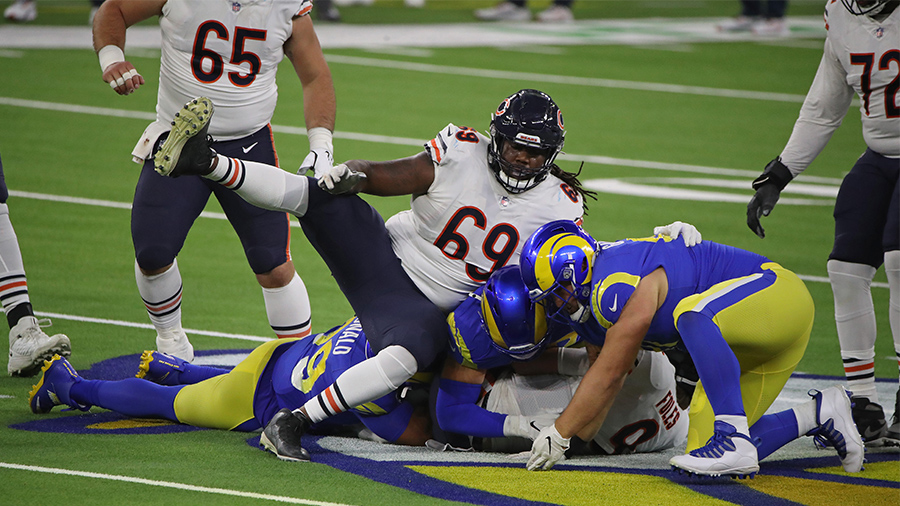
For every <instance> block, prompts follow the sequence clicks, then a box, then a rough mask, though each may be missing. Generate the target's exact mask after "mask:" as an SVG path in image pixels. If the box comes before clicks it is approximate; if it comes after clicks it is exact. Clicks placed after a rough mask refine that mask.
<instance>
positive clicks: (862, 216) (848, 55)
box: [747, 0, 900, 446]
mask: <svg viewBox="0 0 900 506" xmlns="http://www.w3.org/2000/svg"><path fill="white" fill-rule="evenodd" d="M840 4H843V6H842V5H840ZM840 4H838V2H837V1H836V0H830V1H829V2H828V3H827V5H826V8H825V27H826V28H827V29H828V34H827V37H826V39H825V50H824V54H823V55H822V61H821V63H820V64H819V69H818V71H817V72H816V77H815V79H814V80H813V83H812V86H811V87H810V89H809V93H808V94H807V96H806V100H805V101H804V103H803V107H802V108H801V109H800V116H799V118H798V119H797V122H796V123H795V124H794V130H793V133H792V134H791V137H790V139H789V140H788V142H787V145H786V146H785V147H784V150H783V151H782V152H781V155H780V156H779V157H778V158H776V159H774V160H772V161H771V162H770V163H769V164H768V165H767V166H766V168H765V171H764V172H763V174H762V175H761V176H760V177H758V178H757V179H756V180H755V181H753V188H754V189H755V190H756V195H755V196H754V197H753V199H752V200H751V201H750V203H749V205H748V206H747V224H748V225H749V226H750V229H751V230H753V231H754V232H756V233H757V235H759V236H760V237H764V236H765V233H764V231H763V228H762V226H761V225H760V223H759V220H760V217H761V216H768V215H769V213H770V212H771V211H772V208H773V207H774V206H775V203H776V202H777V201H778V197H779V195H780V193H781V190H783V189H784V187H785V186H786V185H787V184H788V183H789V182H790V181H791V180H792V179H793V178H794V177H796V176H797V175H798V174H800V173H801V172H803V171H804V170H805V169H806V168H807V167H808V166H809V165H810V163H812V161H813V159H815V158H816V156H818V154H819V153H821V152H822V150H823V149H824V148H825V145H826V144H827V143H828V140H829V139H830V138H831V135H832V134H833V133H834V131H835V130H836V129H837V128H838V127H839V126H840V124H841V121H842V120H843V119H844V116H845V115H846V114H847V110H848V109H849V107H850V104H851V100H852V99H853V95H854V93H855V94H856V95H858V96H859V100H860V117H861V119H862V133H863V140H864V141H865V143H866V146H867V148H866V151H865V152H864V153H863V154H862V156H860V158H859V159H858V160H857V161H856V163H855V164H854V165H853V168H852V169H851V170H850V172H849V173H848V174H847V175H846V176H845V177H844V180H843V181H842V183H841V188H840V191H839V192H838V196H837V201H836V202H835V206H834V229H835V231H834V247H833V248H832V251H831V254H830V255H829V256H828V264H827V266H828V277H829V279H830V281H831V288H832V291H833V293H834V318H835V323H836V325H837V334H838V340H839V341H840V345H841V358H842V359H843V362H844V373H845V375H846V377H847V383H848V388H849V389H850V390H852V391H853V403H854V406H853V418H854V420H855V421H856V424H857V425H858V426H859V430H860V431H861V432H862V434H863V438H864V439H865V440H866V444H867V445H874V446H878V445H881V444H894V445H898V444H900V389H898V391H897V397H896V400H895V404H894V415H893V417H892V418H891V423H890V426H889V427H888V426H887V424H886V423H885V415H884V410H883V408H882V407H881V405H880V404H879V400H878V394H877V392H876V390H875V338H876V335H877V333H876V328H875V308H874V305H873V302H872V293H871V284H872V279H873V277H874V276H875V271H876V270H877V269H878V268H879V267H880V266H881V264H882V263H883V264H884V270H885V273H886V274H887V279H888V285H889V288H890V303H889V309H888V312H889V314H890V325H891V333H892V334H893V338H894V349H895V351H896V352H897V356H898V357H900V198H898V186H900V182H898V181H900V177H898V176H900V87H898V82H900V9H898V8H897V7H898V5H900V0H841V2H840Z"/></svg>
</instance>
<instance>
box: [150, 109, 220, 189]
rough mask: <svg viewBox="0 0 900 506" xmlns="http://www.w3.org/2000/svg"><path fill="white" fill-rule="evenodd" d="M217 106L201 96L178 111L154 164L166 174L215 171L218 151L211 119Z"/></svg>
mask: <svg viewBox="0 0 900 506" xmlns="http://www.w3.org/2000/svg"><path fill="white" fill-rule="evenodd" d="M214 111H215V107H213V103H212V101H211V100H210V99H208V98H206V97H199V98H195V99H194V100H191V101H190V102H188V103H186V104H184V108H182V109H181V111H179V112H177V113H175V119H174V120H173V121H172V130H171V131H170V132H169V136H168V137H167V138H166V140H165V142H163V144H162V146H160V148H159V151H157V152H156V154H155V155H154V158H153V168H154V169H155V170H156V172H158V173H160V174H161V175H163V176H170V177H178V176H185V175H198V176H202V175H205V174H209V173H210V172H212V168H211V166H212V162H213V160H214V159H215V157H216V152H215V151H214V150H213V149H212V148H211V147H210V145H211V144H212V137H210V136H209V134H208V133H207V132H208V131H209V120H210V119H211V118H212V115H213V112H214Z"/></svg>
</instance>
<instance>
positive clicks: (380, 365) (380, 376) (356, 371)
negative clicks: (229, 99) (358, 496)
mask: <svg viewBox="0 0 900 506" xmlns="http://www.w3.org/2000/svg"><path fill="white" fill-rule="evenodd" d="M213 107H214V106H213V104H212V102H210V101H209V100H208V99H205V98H200V99H196V100H194V101H191V102H189V103H188V104H186V105H185V106H184V108H183V109H182V111H181V112H180V116H178V117H176V118H175V126H174V127H173V134H172V135H170V136H169V138H168V139H167V140H166V143H164V144H163V145H162V147H161V148H160V150H159V152H157V153H156V155H155V163H156V169H157V171H158V172H159V173H161V174H165V175H170V176H179V175H182V174H200V175H202V176H203V177H204V178H206V179H209V180H212V181H216V182H219V183H220V184H222V185H223V186H225V187H226V188H230V189H232V190H234V191H235V192H236V193H237V194H238V195H240V196H241V197H242V198H244V199H246V200H247V201H248V202H250V203H253V204H254V205H258V206H260V207H263V208H267V209H276V210H282V211H287V212H289V213H291V214H293V215H295V216H297V217H298V219H299V221H300V224H301V225H302V227H303V231H304V233H305V234H306V237H307V238H308V239H309V241H310V243H311V244H312V246H313V247H314V248H315V249H316V251H317V252H318V253H319V255H320V256H321V257H322V258H323V260H324V261H325V263H326V264H327V265H328V267H329V269H330V270H331V273H332V275H333V276H334V278H335V280H336V281H337V284H338V287H339V288H340V289H341V291H342V292H343V294H344V295H345V296H346V297H347V300H348V301H349V302H350V305H351V306H352V307H353V309H354V311H356V315H357V316H358V317H359V320H360V322H361V323H362V326H363V328H364V329H365V330H366V335H367V337H368V339H369V342H370V343H371V344H372V348H373V350H375V352H376V355H375V356H374V357H372V358H371V359H369V360H366V361H364V362H362V363H360V364H357V365H356V366H354V367H352V368H350V369H349V370H347V371H346V373H345V374H343V375H342V376H341V377H339V378H338V379H337V380H336V381H335V383H334V385H333V386H332V387H330V388H328V389H326V390H325V391H324V392H323V393H322V394H320V395H319V396H318V397H317V398H316V399H312V400H310V401H309V402H307V403H306V404H305V405H304V406H303V407H302V408H300V409H298V410H296V411H295V414H296V415H297V416H298V417H300V418H301V420H302V423H303V424H304V425H307V424H309V423H316V422H319V421H321V420H324V419H325V418H328V417H329V416H333V415H335V414H338V413H341V412H343V411H346V410H348V409H350V407H352V406H355V405H358V404H363V403H365V402H368V401H370V400H372V399H376V398H378V397H381V396H382V395H385V394H387V393H388V392H391V391H393V390H395V389H396V388H398V386H399V385H400V384H402V383H403V382H404V381H406V380H408V379H409V378H410V377H411V376H412V375H413V374H414V373H415V372H416V371H417V370H422V369H424V368H427V367H428V366H429V365H430V364H431V363H432V362H433V361H434V360H435V358H436V357H437V355H438V353H439V352H440V351H442V350H443V349H444V348H445V346H446V343H447V327H446V324H445V322H444V318H445V315H446V314H447V313H449V312H450V311H452V310H453V309H454V308H455V307H456V306H457V305H458V304H459V303H460V302H461V301H462V300H463V299H465V297H466V295H467V294H468V293H469V292H471V291H472V290H474V289H476V288H477V287H478V286H480V285H481V284H483V283H484V282H485V281H486V280H487V278H488V276H489V275H490V273H491V272H492V271H493V270H496V269H498V268H500V267H502V266H503V265H506V264H513V263H515V262H516V261H517V260H518V258H519V251H520V249H521V244H522V243H523V242H524V240H525V238H526V237H527V235H528V234H529V233H531V232H532V231H533V230H536V229H537V228H538V227H539V226H540V225H541V224H543V223H544V222H546V221H548V220H553V219H569V220H579V221H580V220H581V216H582V214H583V212H584V201H583V198H584V195H585V194H587V193H588V192H587V191H586V190H584V189H583V188H582V187H581V185H580V183H579V182H578V179H577V177H575V176H576V175H574V174H569V173H566V172H564V171H562V170H560V169H559V168H558V167H557V166H556V165H555V164H554V163H553V162H554V160H555V159H556V156H557V155H558V154H559V152H560V150H561V149H562V146H563V142H564V137H565V130H564V129H563V119H562V113H561V112H560V110H559V107H557V105H556V103H555V102H553V100H552V99H551V98H550V97H549V96H547V95H546V94H544V93H541V92H539V91H536V90H522V91H519V92H517V93H515V94H513V95H511V96H509V97H508V98H506V99H504V100H503V101H502V102H501V103H500V106H499V107H498V108H497V110H496V111H495V112H494V114H493V116H492V119H491V132H492V134H491V138H487V137H484V136H483V135H481V134H479V133H478V132H475V131H474V130H472V129H470V128H464V127H456V126H454V125H452V124H451V125H448V126H447V128H445V129H444V130H442V131H441V132H440V133H439V134H438V135H437V137H435V138H434V139H432V140H431V141H429V142H428V143H426V146H425V151H423V152H421V153H419V154H417V155H414V156H412V157H409V158H403V159H400V160H393V161H389V162H369V161H364V160H351V161H349V162H347V163H344V164H340V165H338V166H336V167H333V168H332V169H330V170H326V171H324V172H322V173H320V174H321V175H320V177H319V179H318V180H317V179H313V178H308V177H303V176H299V175H293V174H289V173H287V172H285V171H283V170H281V169H279V168H277V167H273V166H271V165H266V164H262V163H258V162H248V161H244V160H240V159H238V158H231V157H227V156H223V155H220V154H217V153H216V152H215V151H214V150H213V149H211V148H210V146H209V143H210V139H209V138H208V128H209V118H210V116H211V115H212V114H213V112H214V110H213ZM360 191H365V192H367V193H371V194H375V195H402V194H411V195H412V203H411V206H412V209H410V210H409V211H404V212H401V213H399V214H397V215H395V216H393V217H391V218H390V219H389V220H388V222H387V223H385V222H384V220H383V219H382V217H381V216H380V215H379V214H378V213H377V211H375V210H374V209H373V208H372V207H371V206H370V205H369V204H368V203H366V202H365V201H364V200H362V199H361V198H359V197H358V196H357V195H355V194H356V193H358V192H360ZM667 228H668V229H670V232H671V233H672V234H674V235H678V234H679V233H681V234H685V235H686V237H687V236H691V237H695V236H696V238H699V233H697V231H696V229H695V228H693V227H691V226H689V225H684V224H682V223H680V222H676V223H674V224H672V225H670V226H668V227H667ZM335 230H340V231H341V233H335ZM361 244H362V245H365V251H364V252H360V251H359V245H361ZM276 422H277V420H276ZM301 432H302V431H301ZM286 433H287V434H291V435H296V434H298V433H297V432H286ZM299 443H300V441H299V436H297V437H295V438H294V441H293V442H290V443H289V442H285V446H284V447H283V448H280V449H279V451H291V450H290V448H291V447H297V448H299Z"/></svg>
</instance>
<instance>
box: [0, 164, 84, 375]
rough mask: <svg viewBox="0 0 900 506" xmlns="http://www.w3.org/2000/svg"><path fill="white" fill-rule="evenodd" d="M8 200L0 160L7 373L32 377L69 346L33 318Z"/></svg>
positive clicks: (0, 276)
mask: <svg viewBox="0 0 900 506" xmlns="http://www.w3.org/2000/svg"><path fill="white" fill-rule="evenodd" d="M7 198H9V189H7V187H6V178H5V177H4V176H3V160H0V304H2V305H3V312H4V313H6V322H7V323H8V324H9V362H7V364H6V372H7V373H9V375H10V376H34V375H35V374H37V372H38V371H39V370H40V368H41V364H43V363H44V360H46V359H48V358H50V357H52V356H53V355H54V354H56V353H59V354H60V355H63V356H66V357H68V356H69V355H71V354H72V343H71V342H70V341H69V337H68V336H66V335H65V334H54V335H52V336H49V335H47V333H46V332H44V331H43V328H46V327H49V326H50V319H49V318H43V319H41V320H38V319H37V318H36V317H35V316H34V308H33V307H32V305H31V298H30V297H29V296H28V280H27V279H26V277H25V265H24V264H23V263H22V252H21V250H20V249H19V240H18V238H17V237H16V231H15V229H13V224H12V221H10V219H9V206H8V205H7V204H6V199H7Z"/></svg>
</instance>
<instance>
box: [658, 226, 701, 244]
mask: <svg viewBox="0 0 900 506" xmlns="http://www.w3.org/2000/svg"><path fill="white" fill-rule="evenodd" d="M653 235H667V236H669V237H671V238H672V239H678V237H681V238H682V239H683V240H684V244H685V246H687V247H691V246H696V245H698V244H700V243H701V242H703V237H702V236H701V235H700V231H699V230H697V227H695V226H693V225H691V224H690V223H682V222H680V221H676V222H674V223H670V224H668V225H666V226H664V227H656V228H654V229H653Z"/></svg>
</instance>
